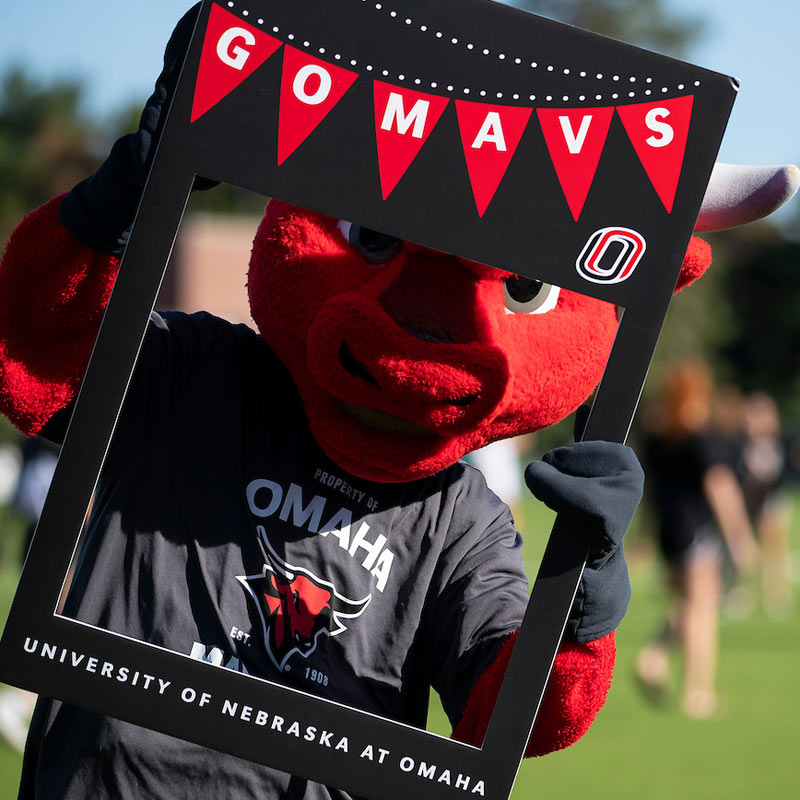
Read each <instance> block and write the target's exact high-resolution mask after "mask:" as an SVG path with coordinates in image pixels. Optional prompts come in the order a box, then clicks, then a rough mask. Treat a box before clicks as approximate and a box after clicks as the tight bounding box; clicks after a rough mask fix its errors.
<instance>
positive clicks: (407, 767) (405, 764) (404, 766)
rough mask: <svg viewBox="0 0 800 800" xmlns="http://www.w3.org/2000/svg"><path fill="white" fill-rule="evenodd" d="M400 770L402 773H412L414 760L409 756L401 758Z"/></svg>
mask: <svg viewBox="0 0 800 800" xmlns="http://www.w3.org/2000/svg"><path fill="white" fill-rule="evenodd" d="M400 769H401V770H403V772H413V770H414V759H413V758H411V757H410V756H403V757H402V758H401V759H400Z"/></svg>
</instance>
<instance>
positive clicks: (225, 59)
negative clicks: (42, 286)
mask: <svg viewBox="0 0 800 800" xmlns="http://www.w3.org/2000/svg"><path fill="white" fill-rule="evenodd" d="M237 39H240V40H242V39H243V40H244V43H245V44H246V45H249V46H250V47H252V46H253V45H254V44H255V43H256V37H255V36H253V34H252V32H251V31H248V30H247V29H246V28H229V29H228V30H227V31H225V33H223V34H222V36H220V37H219V41H218V42H217V55H218V56H219V60H220V61H222V63H223V64H227V65H228V66H229V67H233V68H234V69H243V68H244V65H245V64H246V63H247V59H248V58H250V51H249V50H245V49H244V48H243V47H240V46H239V45H238V44H237V45H234V46H233V47H231V45H233V43H234V41H236V40H237Z"/></svg>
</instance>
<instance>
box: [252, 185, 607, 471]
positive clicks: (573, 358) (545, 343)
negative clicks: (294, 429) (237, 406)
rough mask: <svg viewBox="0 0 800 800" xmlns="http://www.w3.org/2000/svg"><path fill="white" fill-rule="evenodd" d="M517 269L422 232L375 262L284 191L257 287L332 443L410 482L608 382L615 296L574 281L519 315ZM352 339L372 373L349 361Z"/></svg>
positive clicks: (257, 309) (270, 332)
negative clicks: (359, 412)
mask: <svg viewBox="0 0 800 800" xmlns="http://www.w3.org/2000/svg"><path fill="white" fill-rule="evenodd" d="M507 276H508V273H506V272H503V271H502V270H498V269H493V268H490V267H485V266H482V265H479V264H476V263H474V262H471V261H467V260H464V259H459V258H456V257H454V256H449V255H445V254H443V253H438V252H435V251H433V250H429V249H427V248H424V247H419V246H416V245H412V244H408V243H406V245H405V246H404V249H403V250H402V251H401V252H400V253H399V254H398V255H397V256H395V257H394V258H393V259H391V260H390V261H389V262H387V263H386V264H384V265H379V266H370V265H368V264H366V263H365V262H364V261H363V259H362V258H361V256H360V255H358V253H356V252H355V251H354V250H353V248H351V247H350V246H349V245H348V244H347V243H346V242H345V240H344V237H343V236H342V234H341V233H340V232H339V231H338V230H337V227H336V221H335V220H333V219H331V218H329V217H324V216H322V215H320V214H313V213H310V212H306V211H303V210H301V209H299V208H296V207H293V206H290V205H288V204H286V203H281V202H277V201H272V202H271V203H270V204H269V206H268V208H267V214H266V216H265V218H264V220H263V222H262V224H261V227H260V229H259V233H258V235H257V236H256V241H255V244H254V248H253V257H252V260H251V266H250V276H249V282H248V286H249V290H250V305H251V309H252V311H253V317H254V319H255V320H256V323H257V324H258V326H259V329H260V331H261V333H262V335H263V336H264V338H265V339H266V340H267V341H268V342H269V343H270V344H271V345H272V347H273V348H274V349H275V351H276V352H277V353H278V355H279V356H280V357H281V359H282V360H283V361H284V363H285V364H286V365H287V366H288V367H289V369H290V371H291V372H292V376H293V377H294V380H295V382H296V384H297V386H298V387H299V389H300V393H301V395H302V397H303V402H304V404H305V407H306V412H307V413H308V416H309V420H310V424H311V428H312V430H313V432H314V435H315V436H316V438H317V439H318V441H319V442H320V444H321V445H322V447H323V449H325V450H326V451H327V452H328V454H329V455H330V456H331V457H332V458H333V459H334V461H336V462H337V463H338V464H340V465H341V466H343V467H344V468H345V469H347V470H349V471H350V472H352V473H354V474H356V475H359V476H360V477H363V478H368V479H370V480H377V481H408V480H414V479H417V478H421V477H425V476H428V475H432V474H434V473H436V472H439V471H440V470H442V469H444V468H445V467H447V466H449V465H450V464H452V463H454V462H455V461H457V460H458V459H459V458H460V457H461V456H463V455H464V454H465V453H467V452H469V451H470V450H474V449H475V448H477V447H480V446H482V445H484V444H487V443H488V442H490V441H492V440H494V439H499V438H502V437H505V436H513V435H515V434H519V433H525V432H528V431H532V430H538V429H539V428H543V427H546V426H548V425H551V424H552V423H554V422H557V421H558V420H560V419H563V418H564V417H565V416H567V415H568V414H569V413H570V412H572V411H573V410H574V409H575V408H576V407H577V406H578V405H580V404H581V403H582V402H583V401H584V400H585V399H586V397H587V396H588V395H589V394H590V393H591V392H592V390H593V388H594V386H595V385H596V384H597V382H598V381H599V380H600V376H601V374H602V370H603V366H604V364H605V361H606V358H607V356H608V352H609V350H610V348H611V344H612V342H613V338H614V333H615V331H616V313H615V309H614V307H613V306H611V305H609V304H606V303H602V302H600V301H598V300H593V299H591V298H587V297H584V296H582V295H578V294H575V293H572V292H566V291H563V292H562V293H561V297H560V300H559V303H558V306H557V307H556V308H555V309H554V310H553V311H551V312H549V313H547V314H540V315H526V314H516V315H511V314H507V313H506V309H505V303H504V300H503V283H502V281H503V278H505V277H507ZM423 298H424V302H423ZM411 328H414V329H417V330H419V329H421V330H422V331H424V332H425V333H426V334H430V336H428V337H427V338H431V337H433V338H438V339H440V340H439V341H427V340H423V339H422V338H419V336H417V335H414V334H413V333H411V332H410V330H409V329H411ZM343 344H346V346H347V349H348V350H349V353H350V355H352V357H353V358H354V359H355V360H356V361H357V362H358V363H359V364H360V365H361V366H362V367H363V368H364V370H366V372H367V373H368V374H369V375H370V376H371V377H372V380H365V379H364V377H363V376H362V375H354V374H352V372H351V371H348V370H347V369H346V368H345V367H344V366H343V363H342V360H341V359H340V352H341V348H342V346H343ZM470 397H473V398H474V400H473V402H466V401H468V400H469V398H470ZM454 401H455V402H454ZM345 403H352V404H356V405H359V406H366V407H368V408H371V409H376V410H378V411H381V412H383V413H385V414H389V415H391V416H392V417H395V418H399V419H401V420H405V421H407V422H411V423H413V424H414V425H415V426H417V428H416V431H417V434H418V435H416V436H409V435H408V432H407V430H406V428H403V429H401V431H400V432H399V433H394V432H388V431H376V430H375V429H374V428H371V427H367V426H365V425H364V424H363V423H362V422H360V421H358V420H356V419H354V418H353V416H352V415H351V414H350V413H348V411H347V409H346V406H345Z"/></svg>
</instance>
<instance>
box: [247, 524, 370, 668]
mask: <svg viewBox="0 0 800 800" xmlns="http://www.w3.org/2000/svg"><path fill="white" fill-rule="evenodd" d="M259 541H260V543H261V545H262V551H263V553H264V559H265V564H264V571H263V572H262V573H261V574H260V575H238V576H237V580H239V581H240V583H241V584H242V585H243V586H244V587H245V589H247V591H248V592H249V593H250V595H251V596H252V598H253V600H255V602H256V605H257V607H258V611H259V614H260V615H261V622H262V624H263V627H264V643H265V646H266V649H267V653H268V654H269V657H270V658H271V659H272V662H273V663H274V664H275V666H276V667H277V668H278V669H279V670H283V668H284V667H285V665H286V662H287V661H288V660H289V658H290V657H291V656H292V655H293V654H294V653H299V654H300V655H301V656H302V657H303V658H307V657H308V656H309V655H310V654H311V653H313V652H314V650H315V649H316V646H317V640H318V639H319V637H320V636H321V635H322V634H325V635H326V636H338V635H339V634H340V633H343V632H344V631H346V630H347V627H346V626H345V625H344V623H343V620H345V619H354V618H355V617H359V616H361V614H362V613H363V612H364V609H366V607H367V606H368V605H369V602H370V600H371V599H372V595H367V596H366V597H365V598H363V599H362V600H350V599H348V598H347V597H345V596H344V595H342V594H340V593H339V592H338V591H336V587H335V586H334V585H333V584H332V583H329V582H328V581H325V580H323V579H322V578H318V577H317V576H316V575H314V574H313V573H312V572H310V571H309V570H307V569H304V568H302V567H295V566H292V565H291V564H287V563H286V562H285V561H284V560H283V559H281V558H280V557H279V556H278V555H277V554H276V553H275V551H274V550H273V549H272V546H271V545H270V543H269V541H268V539H267V537H266V534H262V537H261V539H260V540H259Z"/></svg>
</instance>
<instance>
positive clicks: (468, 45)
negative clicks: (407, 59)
mask: <svg viewBox="0 0 800 800" xmlns="http://www.w3.org/2000/svg"><path fill="white" fill-rule="evenodd" d="M361 2H362V3H365V4H368V5H369V4H371V5H373V6H374V9H375V11H377V12H383V13H387V14H388V16H389V17H390V18H391V19H396V20H397V21H398V22H399V23H402V24H404V25H409V26H411V25H416V24H417V21H416V20H414V19H413V18H412V17H398V14H397V11H395V10H394V9H392V8H387V7H385V6H384V4H383V3H372V0H361ZM227 5H228V8H230V9H235V8H236V6H237V3H235V2H232V1H231V0H229V2H228V4H227ZM238 5H239V6H240V7H241V6H242V5H244V4H243V3H239V4H238ZM240 13H241V15H242V16H243V17H249V16H250V11H249V9H246V8H241V9H240ZM257 23H258V24H259V25H260V26H264V25H265V21H264V20H263V19H262V18H259V19H258V20H257ZM271 30H272V33H275V34H278V33H281V30H280V28H279V27H278V26H277V25H274V26H273V27H272V29H271ZM419 30H420V32H421V33H428V32H429V31H430V28H429V27H428V26H427V25H426V24H424V23H422V24H419ZM433 34H434V37H435V38H436V39H444V40H445V41H446V43H448V44H450V45H452V46H462V47H464V48H465V49H466V50H468V51H475V49H476V46H475V43H474V42H464V41H462V40H461V39H460V38H459V37H458V36H456V35H450V34H445V33H444V32H443V31H433ZM284 35H285V37H286V39H287V40H288V41H290V42H291V41H294V39H295V35H294V33H285V34H284ZM303 47H306V48H310V49H314V48H316V49H317V52H319V53H320V54H321V55H324V54H325V53H326V52H327V51H326V48H325V47H324V46H317V45H315V44H312V43H311V42H310V41H307V40H304V41H303ZM478 52H479V53H480V54H481V55H483V56H492V57H493V58H497V59H498V60H499V61H505V62H510V61H511V60H512V57H511V56H509V54H507V53H505V52H503V53H496V54H493V53H492V51H491V50H490V49H489V48H488V47H483V48H481V47H479V48H478ZM333 58H334V59H335V60H336V61H340V60H341V59H342V54H341V53H335V54H334V56H333ZM513 62H514V64H516V65H517V66H520V67H524V65H527V64H530V66H529V67H527V69H530V70H532V71H536V70H538V69H539V62H537V61H530V62H528V61H527V60H526V59H523V58H522V57H521V56H514V57H513ZM349 63H350V66H352V67H356V66H358V61H357V60H356V59H354V58H352V59H350V62H349ZM365 69H366V70H367V72H372V71H373V69H374V66H373V65H372V64H367V65H366V66H365ZM546 71H547V72H548V73H553V72H556V71H559V72H560V73H561V74H562V75H572V74H573V68H572V67H559V66H557V65H554V64H548V65H547V68H546ZM380 74H381V75H383V76H384V77H386V78H390V79H397V80H398V81H404V80H405V79H406V76H405V75H404V74H402V73H398V74H397V75H393V74H392V73H391V72H390V71H389V70H388V69H381V70H380ZM578 76H579V77H580V78H584V79H586V78H588V79H589V80H591V79H592V78H591V76H590V75H589V73H588V72H587V71H586V70H583V69H582V70H580V71H578ZM594 80H596V81H602V80H605V76H604V75H603V73H602V72H597V73H595V75H594ZM611 80H612V81H613V82H619V81H621V80H623V79H622V77H621V76H620V75H613V76H611ZM627 81H628V83H630V84H635V83H637V81H638V77H637V76H636V75H629V76H627ZM644 82H645V83H646V84H648V85H651V84H653V83H654V80H653V78H652V77H651V76H647V77H645V78H644ZM414 83H415V84H416V85H417V86H419V85H421V84H422V79H421V78H415V79H414ZM692 85H693V86H694V87H699V86H700V85H701V81H699V80H695V81H694V82H693V84H692ZM438 86H439V82H438V81H431V82H430V87H431V88H432V89H436V88H438ZM587 88H588V87H587ZM598 88H600V87H598ZM459 89H460V91H461V93H462V94H465V95H469V94H472V93H473V92H474V93H475V94H477V95H479V96H480V97H486V96H487V95H488V94H489V92H490V90H488V89H484V88H480V89H478V88H475V87H469V86H462V87H455V86H453V85H450V84H448V85H447V91H448V92H452V91H458V90H459ZM685 90H686V84H685V83H678V84H677V85H676V86H674V87H671V86H662V87H661V93H662V94H667V93H668V92H670V91H679V92H683V91H685ZM652 93H653V90H652V89H651V88H647V89H644V90H643V91H640V92H637V91H636V90H635V89H633V87H631V91H628V92H627V96H628V97H629V98H631V99H633V98H636V97H637V96H638V95H640V94H641V96H643V97H649V96H650V95H652ZM494 94H495V96H496V97H497V98H498V99H501V98H502V97H503V93H502V92H496V93H494ZM511 96H512V98H513V99H514V100H519V99H520V97H522V94H520V92H519V91H515V92H514V93H513V94H512V95H511ZM619 96H620V95H619V93H618V92H613V93H611V94H608V95H604V94H602V93H598V94H595V95H594V96H593V98H594V100H596V101H600V100H603V99H606V98H610V99H612V100H617V99H618V98H619ZM535 99H536V95H535V94H529V95H528V100H530V101H534V100H535ZM545 100H546V102H548V103H551V102H553V100H554V98H553V95H546V96H545ZM560 100H561V102H564V103H568V102H570V101H573V102H579V103H584V102H587V100H588V96H587V95H586V94H583V93H581V94H578V95H575V96H571V95H568V94H565V95H561V97H560Z"/></svg>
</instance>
